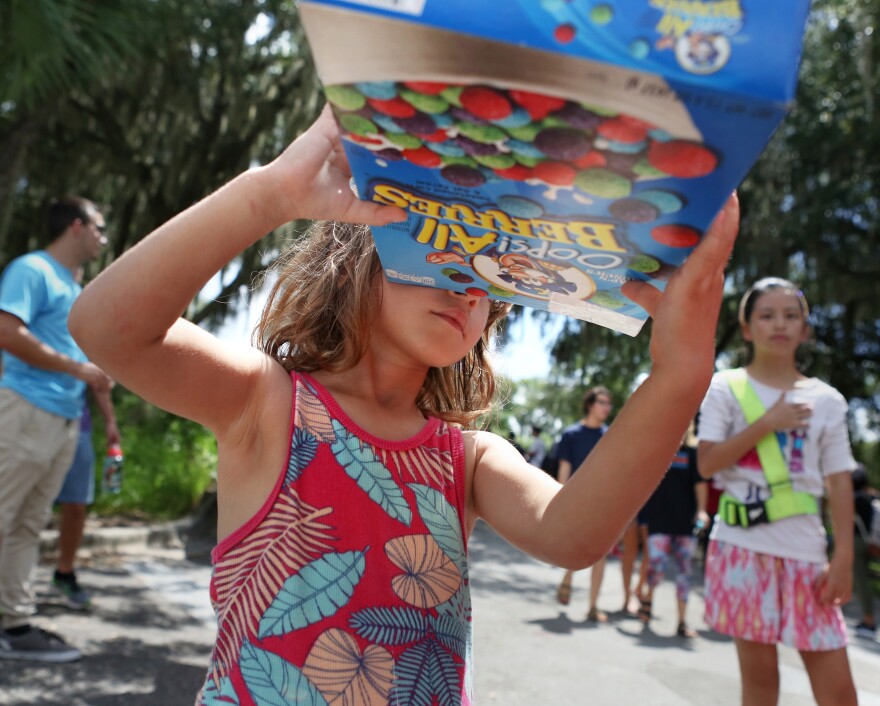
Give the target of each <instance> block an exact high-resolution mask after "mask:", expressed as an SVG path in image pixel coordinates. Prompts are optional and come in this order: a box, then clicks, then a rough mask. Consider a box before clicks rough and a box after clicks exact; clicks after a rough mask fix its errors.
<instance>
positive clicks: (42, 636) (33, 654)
mask: <svg viewBox="0 0 880 706" xmlns="http://www.w3.org/2000/svg"><path fill="white" fill-rule="evenodd" d="M80 657H82V653H81V652H80V651H79V650H78V649H76V647H71V646H70V645H68V644H67V643H66V642H65V641H64V640H62V639H61V638H60V637H58V635H55V634H54V633H51V632H49V631H48V630H41V629H40V628H35V627H31V628H30V629H29V630H28V631H27V632H26V633H24V634H22V635H10V634H9V632H8V631H6V630H0V659H25V660H34V661H35V662H73V661H74V660H77V659H79V658H80Z"/></svg>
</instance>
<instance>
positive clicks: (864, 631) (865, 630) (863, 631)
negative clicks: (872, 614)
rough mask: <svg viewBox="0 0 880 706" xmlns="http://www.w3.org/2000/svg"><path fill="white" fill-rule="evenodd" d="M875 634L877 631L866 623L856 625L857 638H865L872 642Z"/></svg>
mask: <svg viewBox="0 0 880 706" xmlns="http://www.w3.org/2000/svg"><path fill="white" fill-rule="evenodd" d="M876 634H877V629H876V628H875V627H874V626H873V625H868V624H867V623H859V624H858V625H856V635H858V636H859V637H867V638H868V639H869V640H873V639H874V638H875V636H876Z"/></svg>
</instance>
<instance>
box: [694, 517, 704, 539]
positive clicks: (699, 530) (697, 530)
mask: <svg viewBox="0 0 880 706" xmlns="http://www.w3.org/2000/svg"><path fill="white" fill-rule="evenodd" d="M705 533H706V521H705V520H704V519H703V518H702V517H700V518H697V521H696V522H695V523H694V537H702V536H703V535H704V534H705Z"/></svg>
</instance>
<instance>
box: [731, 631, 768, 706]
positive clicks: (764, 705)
mask: <svg viewBox="0 0 880 706" xmlns="http://www.w3.org/2000/svg"><path fill="white" fill-rule="evenodd" d="M736 652H737V655H738V656H739V673H740V678H741V680H742V706H776V704H777V703H778V702H779V656H778V655H777V653H776V645H765V644H763V643H761V642H752V641H751V640H742V639H739V638H737V640H736Z"/></svg>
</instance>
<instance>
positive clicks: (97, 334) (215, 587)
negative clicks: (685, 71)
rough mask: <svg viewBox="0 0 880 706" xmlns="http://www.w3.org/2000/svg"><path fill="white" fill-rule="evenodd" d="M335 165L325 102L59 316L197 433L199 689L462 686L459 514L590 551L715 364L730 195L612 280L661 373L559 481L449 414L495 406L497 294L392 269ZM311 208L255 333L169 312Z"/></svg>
mask: <svg viewBox="0 0 880 706" xmlns="http://www.w3.org/2000/svg"><path fill="white" fill-rule="evenodd" d="M350 179H351V171H350V169H349V167H348V163H347V162H346V160H345V156H344V153H343V151H342V145H341V138H340V136H339V131H338V128H337V125H336V123H335V121H334V119H333V117H332V114H331V113H330V111H329V110H325V111H324V113H322V115H321V116H320V117H319V118H318V120H317V121H316V123H315V124H314V125H312V127H311V128H309V130H308V131H306V132H305V133H304V134H303V135H301V136H300V137H299V138H297V140H296V141H295V142H294V143H293V144H292V145H291V146H290V147H288V149H287V150H285V152H284V153H283V154H282V155H281V156H280V157H278V158H277V159H276V160H274V161H273V162H271V163H270V164H269V165H267V166H265V167H260V168H255V169H251V170H248V171H247V172H246V173H244V174H242V175H241V176H239V177H237V178H236V179H234V180H233V181H232V182H230V183H229V184H227V185H226V186H224V187H223V188H221V189H220V190H219V191H217V192H216V193H214V194H212V195H211V196H208V197H207V198H205V199H204V200H202V201H201V202H199V203H198V204H196V205H195V206H193V207H191V208H190V209H188V210H187V211H186V212H185V213H184V214H181V215H180V216H177V217H175V218H173V219H172V220H171V221H169V222H168V223H166V224H164V225H163V226H161V227H160V228H159V229H158V230H157V231H156V232H154V233H153V234H151V235H149V236H147V237H146V238H145V239H144V240H143V241H142V242H140V243H139V244H138V245H136V246H135V247H134V248H132V249H131V250H130V251H129V252H127V253H126V254H125V255H124V256H123V257H121V258H119V259H118V260H117V261H116V262H114V263H113V265H111V266H110V267H109V268H108V269H107V270H106V271H105V272H103V273H102V274H101V275H99V276H98V277H97V278H96V279H95V280H94V281H93V282H92V283H91V284H90V285H89V287H88V288H87V289H86V291H85V292H84V293H83V296H82V298H81V299H80V301H78V302H77V304H76V306H75V307H74V309H73V312H72V314H71V319H70V325H71V330H72V331H73V333H74V335H76V337H77V340H79V341H80V342H81V343H82V345H83V348H84V350H85V351H86V352H87V353H88V354H89V356H90V357H91V358H92V359H93V360H95V361H97V362H99V363H100V364H101V365H102V366H104V367H105V368H106V369H107V370H108V371H109V372H112V373H113V375H114V377H117V378H118V379H119V380H120V382H122V383H123V384H124V385H125V386H126V387H127V388H128V389H130V390H132V391H133V392H135V393H137V394H140V395H142V396H143V397H144V398H145V399H147V400H149V401H151V402H152V403H154V404H156V405H158V406H160V407H162V408H164V409H166V410H168V411H170V412H173V413H177V414H181V415H184V416H187V417H189V418H191V419H193V420H195V421H197V422H200V423H202V424H205V425H206V426H207V427H208V428H210V429H211V430H212V431H213V432H214V433H215V435H216V437H217V448H218V457H219V461H218V469H217V485H218V494H219V499H220V502H219V508H220V515H219V520H218V535H219V537H220V544H219V545H218V546H217V547H216V548H215V550H214V552H213V563H214V566H213V571H212V583H211V598H212V602H213V603H214V606H215V608H216V610H217V616H218V630H217V637H216V643H215V648H214V651H213V654H212V660H211V666H210V668H209V670H208V673H207V675H206V678H205V681H204V688H203V690H202V693H201V694H200V696H199V698H198V701H197V703H199V704H200V705H204V704H216V703H218V702H222V701H229V702H235V703H261V704H263V703H265V704H269V703H272V704H278V705H280V704H286V703H290V704H293V703H306V702H308V703H331V702H332V703H340V702H342V701H350V702H357V703H371V704H376V705H378V704H415V703H444V704H470V703H473V695H472V690H471V684H472V679H471V674H472V672H471V661H472V660H471V654H472V650H471V648H470V645H471V635H472V630H471V627H472V625H471V619H472V616H471V610H470V581H471V580H472V577H473V571H474V568H473V567H470V566H469V564H468V554H467V539H468V536H469V535H470V533H471V531H472V530H473V527H474V525H475V523H476V522H477V520H478V519H480V518H482V519H483V520H485V521H486V522H487V524H488V525H490V526H491V527H493V528H494V529H495V530H496V531H497V532H498V533H499V534H500V535H501V536H502V537H504V538H505V539H506V540H507V541H509V542H511V543H512V544H514V545H515V546H517V547H519V548H520V549H522V550H524V551H526V552H528V553H530V554H531V555H533V556H537V557H539V558H540V559H542V560H543V561H546V562H548V563H553V564H557V565H561V566H566V567H569V568H581V567H585V566H589V565H590V564H591V563H592V562H593V561H594V560H595V559H596V558H598V557H600V556H602V555H603V554H604V553H605V552H606V551H607V548H608V547H609V546H611V543H612V542H613V541H614V540H615V539H616V538H617V537H618V536H619V535H620V532H621V530H622V529H623V527H624V525H625V524H626V523H627V522H628V521H629V519H630V518H631V517H632V516H633V515H634V514H635V512H636V510H637V509H638V507H639V506H641V504H642V503H643V502H644V501H645V499H646V498H647V496H648V494H649V488H652V487H653V486H654V484H656V483H657V482H658V481H659V479H660V476H661V475H662V473H663V472H664V470H665V467H666V462H665V459H668V458H669V457H670V456H671V455H672V454H673V453H674V451H675V449H676V448H677V446H678V441H679V439H680V438H681V435H682V433H683V432H684V430H685V428H686V427H687V423H688V421H689V419H690V418H691V417H692V416H693V415H694V413H695V412H696V408H697V406H698V404H699V401H700V399H701V398H702V396H703V394H704V392H705V389H706V386H707V385H708V383H709V380H710V378H711V370H712V362H713V359H714V331H715V325H716V321H717V312H718V310H719V305H720V301H721V295H722V292H723V286H724V276H723V269H724V264H725V263H726V262H727V259H728V257H729V255H730V251H731V248H732V245H733V242H734V237H735V233H736V230H737V223H738V207H737V202H736V199H735V197H731V199H730V201H729V202H728V205H727V206H726V207H725V209H724V210H723V211H722V212H721V214H720V215H719V217H718V219H717V220H716V222H715V225H714V226H713V227H712V228H711V229H710V231H709V232H708V233H707V235H706V236H705V237H704V238H703V240H702V241H701V242H700V244H699V245H698V246H697V248H696V249H695V250H694V252H693V253H691V255H690V256H689V257H688V260H687V262H686V263H685V265H684V266H683V268H681V269H680V270H678V271H677V272H676V274H675V275H673V277H672V278H671V280H670V281H669V282H668V284H667V287H666V289H665V291H664V292H662V293H661V292H660V291H659V290H657V289H655V288H653V287H651V286H650V285H647V284H646V283H643V282H642V283H639V282H627V283H626V284H625V285H624V289H623V291H624V293H625V294H626V295H627V296H631V298H632V299H633V300H634V301H637V302H638V303H639V304H640V305H642V306H645V307H646V308H647V309H648V311H650V312H652V313H653V316H654V323H653V326H652V344H651V351H652V355H653V359H654V365H655V367H654V370H655V371H656V373H651V374H650V375H649V376H648V378H647V379H646V380H645V382H643V383H642V385H641V386H640V387H639V389H638V390H637V392H636V394H634V395H633V397H632V398H631V399H630V400H629V401H628V402H627V405H626V408H625V409H624V410H623V411H622V412H621V415H620V417H619V418H618V420H617V422H616V424H615V426H616V428H615V429H613V430H611V431H609V433H608V434H606V435H605V436H604V437H603V438H602V440H601V441H600V442H599V444H598V445H597V447H596V448H595V449H594V450H593V452H592V454H591V455H590V458H588V459H587V460H586V461H585V462H584V465H583V467H582V468H581V469H580V470H579V471H578V473H576V474H575V475H574V476H573V477H572V478H570V479H569V480H568V482H567V483H566V484H565V485H564V486H560V485H559V484H558V483H556V482H555V481H553V480H552V479H551V478H548V477H547V475H546V474H545V473H542V472H541V471H539V470H538V469H536V468H535V467H534V466H531V465H530V464H529V463H528V462H527V461H526V460H525V459H524V458H522V456H520V454H519V453H517V451H516V450H515V449H514V448H513V447H512V446H511V445H510V444H509V443H507V441H506V440H505V439H503V438H501V437H499V436H497V435H495V434H492V433H489V432H484V431H478V430H475V429H470V428H468V427H469V426H471V425H475V424H476V422H477V420H478V419H479V418H480V417H481V416H482V415H484V414H485V413H486V412H487V411H488V409H490V408H491V402H492V393H493V389H494V376H493V372H492V368H491V362H490V360H489V351H490V350H491V344H490V342H491V339H492V335H493V333H494V332H495V330H496V326H495V324H496V323H497V322H498V320H499V319H500V318H502V317H503V316H504V315H505V314H506V313H507V311H508V309H509V306H510V305H509V304H506V303H504V302H499V301H493V300H490V299H488V298H486V297H480V296H476V295H473V294H468V293H459V292H453V291H448V290H442V289H435V288H431V287H423V286H417V285H408V284H399V283H394V282H391V281H389V280H388V279H387V278H386V277H385V276H384V274H383V272H382V268H381V263H380V262H379V259H378V255H377V253H376V250H375V244H374V243H373V240H372V237H371V235H370V229H369V228H368V227H367V225H347V224H345V223H342V222H340V221H341V220H346V221H354V222H356V223H367V224H380V223H386V224H387V223H390V222H392V221H399V220H402V219H404V218H405V217H406V214H405V212H404V211H403V210H401V209H398V208H394V207H390V206H381V205H379V204H377V203H370V202H366V201H359V200H358V199H357V198H356V197H355V196H354V194H353V193H352V191H351V189H350V187H349V183H350ZM322 218H328V219H335V220H328V221H318V222H316V223H315V224H314V226H313V227H312V228H311V229H310V231H309V233H308V235H307V236H306V237H304V238H301V239H299V240H298V241H297V242H296V244H295V245H294V250H293V251H292V252H291V253H289V254H288V256H287V257H285V258H283V260H282V261H281V262H280V263H279V265H278V279H277V283H276V285H275V286H274V287H273V290H272V292H271V293H270V295H269V299H268V302H267V304H266V307H265V309H264V312H263V315H262V316H261V319H260V323H259V325H258V327H257V332H256V335H255V341H259V350H257V349H253V348H250V349H249V348H244V347H241V346H233V345H229V344H224V343H223V342H221V341H218V340H217V339H216V338H214V337H212V336H211V335H210V334H209V333H207V332H205V331H203V330H201V329H199V328H198V327H196V326H195V325H194V324H192V323H191V322H188V321H185V320H183V319H181V318H180V315H181V312H182V311H183V310H184V309H185V308H186V304H187V303H188V302H189V301H190V300H191V299H192V297H194V296H195V295H196V294H197V293H198V292H199V291H200V290H201V289H202V287H204V285H205V283H206V282H208V280H210V279H211V277H213V276H214V274H215V273H216V272H217V271H218V270H220V269H221V268H222V267H224V266H225V265H226V264H227V263H228V262H229V261H230V260H232V259H233V258H235V257H236V256H237V255H238V254H239V253H240V252H241V251H242V250H244V249H245V248H246V247H248V246H250V245H251V244H253V243H255V242H257V241H258V240H259V239H260V238H261V237H262V236H263V235H264V234H265V233H267V232H269V231H272V230H273V229H275V228H277V227H280V226H281V225H282V224H284V223H287V222H289V221H295V220H299V219H322ZM106 302H112V303H113V305H112V306H106V305H105V303H106ZM671 390H675V394H676V404H675V405H670V404H669V400H668V395H669V392H670V391H671ZM462 427H463V428H462ZM636 436H638V439H639V443H638V444H633V443H632V439H633V438H635V437H636Z"/></svg>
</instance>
